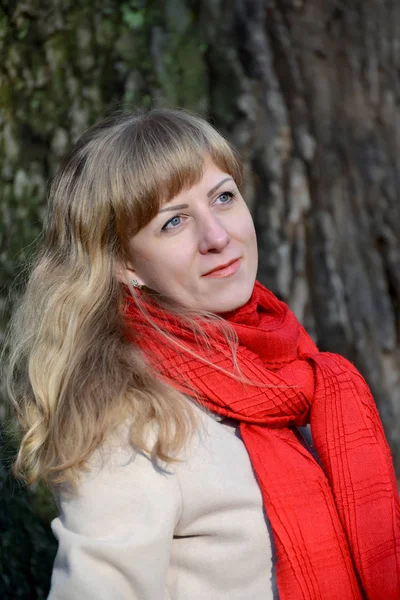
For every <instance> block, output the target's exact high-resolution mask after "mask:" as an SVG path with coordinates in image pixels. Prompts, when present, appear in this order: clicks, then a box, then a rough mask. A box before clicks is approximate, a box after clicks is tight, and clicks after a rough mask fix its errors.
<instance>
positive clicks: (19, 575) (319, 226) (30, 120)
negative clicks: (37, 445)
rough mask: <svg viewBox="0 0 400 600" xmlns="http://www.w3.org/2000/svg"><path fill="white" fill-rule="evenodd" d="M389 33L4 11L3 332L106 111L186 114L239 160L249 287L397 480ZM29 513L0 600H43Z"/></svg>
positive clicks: (104, 10) (249, 2) (169, 12)
mask: <svg viewBox="0 0 400 600" xmlns="http://www.w3.org/2000/svg"><path fill="white" fill-rule="evenodd" d="M399 34H400V4H399V3H398V2H397V0H363V1H361V0H354V1H352V2H347V3H345V2H344V1H341V0H202V1H201V2H197V1H195V0H168V2H162V1H161V0H158V1H156V0H148V1H146V0H126V1H122V2H117V1H116V0H92V1H91V2H89V1H87V2H85V1H83V0H81V1H80V2H76V1H74V2H73V1H72V0H63V1H62V2H58V1H57V0H51V1H50V0H49V2H47V3H43V2H40V1H39V0H19V1H15V0H14V1H11V0H9V1H7V0H3V2H2V4H1V8H0V51H1V56H2V60H1V62H0V185H1V191H0V269H1V270H0V273H1V275H0V276H1V280H0V291H1V297H0V303H1V304H0V309H1V308H3V309H4V313H3V315H4V316H3V325H4V323H5V321H6V319H7V314H8V307H7V303H6V296H7V293H8V290H9V286H10V282H11V281H12V279H14V277H15V275H16V273H17V272H18V271H20V269H21V265H22V264H23V263H24V262H25V261H26V259H27V258H29V254H30V250H31V248H32V244H33V242H34V240H35V239H36V237H37V235H38V233H39V231H40V221H41V216H42V210H43V205H44V196H45V187H46V181H47V179H48V178H49V176H51V174H52V173H53V172H54V169H55V166H56V164H57V162H58V160H59V158H60V156H61V155H62V154H63V153H64V152H65V150H66V149H67V148H68V147H69V145H70V144H71V143H72V142H73V141H74V140H75V139H76V138H77V137H78V136H79V134H80V133H81V132H82V131H83V130H84V129H85V128H86V127H87V126H88V125H90V124H91V123H93V122H94V121H95V120H97V119H98V118H99V116H101V115H103V114H104V113H105V112H107V111H110V110H114V109H116V108H121V107H123V106H129V107H132V106H150V105H153V106H164V105H170V106H171V105H172V106H174V105H179V106H184V107H188V108H191V109H194V110H195V111H197V112H200V113H201V114H204V115H205V116H208V117H209V118H211V120H212V122H213V123H214V124H215V125H216V126H217V128H219V129H220V130H221V131H222V132H223V133H225V134H226V135H227V136H228V137H229V138H230V139H231V140H232V141H233V142H234V144H235V145H236V146H237V147H238V148H239V150H240V152H241V154H242V156H243V158H244V162H245V173H246V178H245V179H246V181H245V188H244V193H245V196H246V197H247V199H248V201H249V203H250V205H251V207H252V210H253V214H254V217H255V221H256V226H257V231H258V236H259V247H260V271H259V277H260V279H261V281H262V282H263V283H265V284H266V285H267V286H269V287H270V288H271V289H272V290H273V291H274V292H275V293H276V294H277V295H278V296H279V297H281V298H283V299H284V300H286V301H287V302H289V304H290V305H291V307H292V308H293V309H294V311H295V312H296V314H297V315H298V317H299V319H300V320H301V321H302V322H303V323H304V324H305V325H306V327H307V329H308V330H309V332H310V333H311V334H312V335H313V337H314V338H315V339H316V341H317V342H318V344H319V346H320V347H321V349H326V350H332V351H337V352H340V353H342V354H344V355H346V356H347V357H348V358H350V359H351V360H352V361H354V362H355V364H356V365H357V366H358V368H359V369H360V370H361V372H362V373H363V374H364V376H365V377H366V379H367V380H368V382H369V384H370V385H371V387H372V390H373V393H374V396H375V398H376V401H377V404H378V408H379V410H380V413H381V417H382V420H383V423H384V426H385V429H386V433H387V435H388V438H389V440H390V443H391V447H392V451H393V455H394V458H395V463H396V467H397V469H398V472H400V341H399V321H400V202H399V199H398V197H397V190H398V189H399V183H400V181H399V179H400V168H399V165H398V160H397V157H398V155H399V151H400V120H399V116H400V109H399V101H400V93H399V79H398V72H399V69H400V42H399V40H400V35H399ZM11 298H12V296H11ZM3 462H4V461H3ZM1 479H2V480H3V481H9V478H8V476H7V474H6V472H5V471H4V472H3V475H2V477H1ZM7 489H11V488H9V487H7ZM3 490H4V488H3ZM4 493H5V495H6V497H8V498H9V497H10V494H11V492H10V493H9V494H8V496H7V492H4ZM37 498H38V496H37V494H36V495H35V494H34V495H32V494H28V495H25V493H22V492H21V493H19V494H16V495H13V496H12V500H13V501H12V502H11V503H10V504H6V506H12V507H13V510H12V511H9V512H8V513H7V514H8V517H7V519H6V518H5V516H4V515H2V514H1V513H2V511H3V510H4V505H3V507H2V508H1V509H0V524H1V526H2V528H5V530H6V535H5V536H4V535H2V536H1V542H0V552H1V553H2V554H1V561H0V595H1V596H2V597H4V598H17V597H23V598H28V597H29V598H42V597H44V595H45V587H46V584H44V586H43V585H42V584H41V583H40V584H38V583H37V582H36V583H35V576H34V575H32V573H33V572H34V570H35V569H34V567H32V565H37V564H40V562H42V561H43V560H47V565H49V564H50V563H51V559H52V556H53V552H54V545H52V544H51V543H49V544H48V545H47V546H46V547H48V548H49V549H48V552H47V554H46V556H47V558H46V559H43V557H42V555H40V554H38V552H40V542H39V539H41V540H43V539H45V537H43V536H45V535H47V533H46V534H45V533H43V536H42V534H41V533H40V532H41V531H42V529H41V527H42V525H41V524H40V521H39V520H38V519H37V518H36V517H35V514H36V512H37V508H34V509H33V510H29V511H28V510H27V509H26V507H27V506H28V505H29V506H30V505H31V504H32V502H36V507H37ZM7 502H8V501H7ZM14 509H15V510H14ZM50 512H51V511H50ZM4 514H5V513H4ZM24 515H25V516H24ZM43 531H44V530H43ZM47 531H48V530H47ZM22 532H24V537H22V535H23V534H22ZM3 540H6V541H5V542H4V541H3ZM7 540H8V541H7ZM10 540H13V543H10ZM45 545H46V544H45ZM38 546H39V549H38ZM17 547H18V548H19V550H18V552H17V551H16V550H13V549H15V548H17ZM5 556H6V557H7V562H6V561H5V558H4V557H5ZM27 556H29V560H28V559H27ZM9 558H10V560H9ZM6 565H7V568H6ZM46 568H47V571H46ZM46 568H45V572H46V573H47V575H48V567H46ZM46 581H47V582H48V579H47V580H46ZM2 586H3V589H1V588H2ZM26 590H29V592H27V591H26ZM3 592H4V593H3Z"/></svg>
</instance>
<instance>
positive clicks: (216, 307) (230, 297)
mask: <svg viewBox="0 0 400 600" xmlns="http://www.w3.org/2000/svg"><path fill="white" fill-rule="evenodd" d="M253 288H254V283H253V284H252V285H251V286H250V285H249V286H246V289H243V288H242V289H241V290H240V291H237V292H236V291H235V293H233V292H231V293H230V294H227V297H226V298H218V302H215V304H214V303H213V305H210V306H209V307H207V310H208V311H209V312H213V313H216V314H223V313H228V312H232V311H233V310H236V309H238V308H240V307H241V306H243V305H244V304H246V302H248V301H249V300H250V298H251V294H252V293H253Z"/></svg>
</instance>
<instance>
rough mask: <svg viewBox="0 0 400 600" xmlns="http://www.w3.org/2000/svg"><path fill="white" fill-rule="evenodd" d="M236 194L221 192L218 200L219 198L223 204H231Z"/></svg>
mask: <svg viewBox="0 0 400 600" xmlns="http://www.w3.org/2000/svg"><path fill="white" fill-rule="evenodd" d="M234 196H235V193H234V192H222V194H220V195H219V196H218V197H217V200H216V202H217V201H218V200H219V201H220V203H221V204H229V202H230V201H231V200H232V199H233V198H234Z"/></svg>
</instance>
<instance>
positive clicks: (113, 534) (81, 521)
mask: <svg viewBox="0 0 400 600" xmlns="http://www.w3.org/2000/svg"><path fill="white" fill-rule="evenodd" d="M118 458H119V460H115V458H114V459H113V460H112V461H108V462H107V464H104V465H102V466H101V467H98V468H96V469H95V470H94V471H91V472H90V473H89V474H85V475H84V480H83V482H82V483H80V484H79V489H78V491H77V492H76V493H75V492H74V493H73V494H72V493H69V494H68V493H67V492H65V491H64V492H62V493H60V495H59V498H58V501H59V507H60V516H59V517H58V518H56V519H55V520H54V521H53V523H52V529H53V532H54V535H55V536H56V538H57V539H58V542H59V547H58V552H57V556H56V560H55V563H54V568H53V575H52V581H51V589H50V595H49V597H48V600H76V599H77V598H79V599H80V600H110V598H113V599H115V600H167V599H169V595H168V592H167V573H168V567H169V562H170V554H171V546H172V539H173V535H174V530H175V527H176V524H177V523H178V521H179V516H180V511H181V495H180V489H179V485H178V482H177V479H176V475H175V474H174V473H173V472H172V471H171V470H170V471H168V470H167V469H165V470H164V469H161V468H159V467H158V466H157V465H154V464H153V463H152V462H151V461H150V460H149V459H148V458H147V457H145V456H142V455H140V454H136V455H135V456H134V457H133V458H132V457H131V458H128V459H127V458H126V456H125V457H121V456H119V457H118Z"/></svg>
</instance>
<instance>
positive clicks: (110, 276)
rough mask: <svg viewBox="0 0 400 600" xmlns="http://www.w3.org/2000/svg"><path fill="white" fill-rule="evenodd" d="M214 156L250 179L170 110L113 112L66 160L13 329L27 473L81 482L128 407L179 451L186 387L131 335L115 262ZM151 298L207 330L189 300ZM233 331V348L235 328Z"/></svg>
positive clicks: (136, 431) (208, 130) (226, 152)
mask: <svg viewBox="0 0 400 600" xmlns="http://www.w3.org/2000/svg"><path fill="white" fill-rule="evenodd" d="M206 155H209V156H210V157H211V159H212V160H213V161H214V163H215V164H216V165H217V166H218V167H219V168H221V170H223V171H224V172H226V173H229V174H230V175H231V176H232V177H233V179H234V180H235V181H236V183H237V184H238V185H240V183H241V177H242V169H241V164H240V161H239V160H238V158H237V156H236V154H235V152H234V151H233V149H232V148H231V147H230V145H229V144H228V142H227V141H226V140H225V139H224V138H223V137H221V135H220V134H219V133H218V132H217V131H216V130H215V129H214V128H213V127H212V126H211V125H209V124H208V123H207V122H205V121H204V120H203V119H201V118H199V117H197V116H195V115H193V114H190V113H188V112H186V111H182V110H166V109H165V110H153V111H150V112H147V113H144V112H142V113H129V114H118V115H116V116H113V117H110V118H107V119H105V120H103V121H102V122H100V123H98V124H97V125H95V126H94V127H92V128H91V129H89V130H88V131H87V132H86V133H85V134H84V135H83V136H82V137H81V138H80V139H79V140H78V142H77V143H76V144H75V146H74V147H73V148H72V150H71V151H70V153H69V154H68V155H67V156H66V157H65V158H64V160H63V161H62V163H61V165H60V167H59V169H58V171H57V173H56V176H55V178H54V180H53V182H52V185H51V188H50V193H49V201H48V209H47V216H46V219H45V224H44V232H43V239H42V243H41V247H40V249H39V251H38V253H37V256H36V259H35V262H34V265H33V269H32V272H31V275H30V277H29V280H28V282H27V286H26V290H25V292H24V295H23V297H22V298H21V300H20V302H19V305H18V306H17V308H16V310H15V312H14V316H13V319H12V321H11V324H10V328H9V332H8V346H7V347H8V356H9V358H8V363H9V367H8V391H9V395H10V398H11V401H12V404H13V407H14V410H15V412H16V415H17V419H18V422H19V424H20V428H21V435H22V441H21V444H20V449H19V453H18V456H17V459H16V462H15V472H16V474H17V475H18V476H20V477H22V478H24V479H25V480H26V481H27V482H28V483H32V482H34V481H36V480H38V479H44V480H46V481H48V482H50V483H61V482H64V481H67V482H69V483H71V484H73V485H74V484H75V483H76V482H77V479H78V477H79V472H80V470H81V469H82V468H84V467H85V464H86V463H87V460H88V459H89V457H90V456H91V454H92V453H93V451H94V450H95V449H96V448H97V447H99V446H100V445H101V444H102V442H103V441H104V440H105V438H106V436H107V434H108V433H109V432H110V431H111V430H112V429H113V428H114V427H115V426H117V425H118V424H120V423H121V422H122V421H123V420H124V419H125V418H126V417H127V416H128V415H130V416H131V417H132V426H131V429H130V439H131V444H132V446H133V447H135V448H139V449H142V450H144V451H149V449H148V447H147V441H146V428H147V426H148V424H149V423H154V424H155V425H156V431H157V439H156V442H155V444H154V446H153V447H152V449H151V453H152V455H153V456H154V457H157V458H159V459H161V460H171V459H172V458H173V457H174V456H175V455H176V454H177V452H178V451H179V449H180V448H181V447H182V445H183V444H184V442H185V441H186V439H187V438H188V436H189V435H190V433H191V431H192V429H193V425H194V420H193V414H192V411H191V406H190V403H189V402H188V400H187V398H186V397H185V396H183V394H181V393H180V392H178V391H177V390H175V389H174V388H173V387H172V386H170V385H168V384H167V383H166V382H165V381H163V380H162V379H161V378H160V377H157V376H156V377H155V376H154V371H153V370H152V369H151V368H150V367H149V364H148V362H147V361H146V357H145V356H143V354H142V352H141V351H140V349H139V348H138V347H136V346H135V345H134V344H133V343H132V342H128V341H127V338H126V334H125V331H124V329H125V327H124V319H123V315H122V314H121V313H122V306H123V297H124V289H123V286H122V284H121V283H120V282H119V281H118V280H117V278H116V267H117V265H118V264H121V261H124V260H126V258H127V247H126V244H127V240H128V237H129V235H132V234H133V233H135V232H137V231H139V230H140V229H141V228H142V227H143V226H144V225H146V224H147V223H148V222H149V221H150V220H151V219H152V218H153V217H154V216H155V215H156V214H157V212H158V210H159V208H160V205H161V204H162V203H163V202H165V201H167V200H169V199H172V198H173V197H174V196H175V195H177V194H178V193H179V192H180V191H182V190H183V189H187V188H190V187H191V186H192V185H193V184H195V183H196V182H197V181H199V180H200V178H201V176H202V169H203V161H204V157H205V156H206ZM131 293H132V294H134V290H133V289H131ZM144 297H146V294H144ZM152 299H153V301H155V302H157V303H158V304H159V305H160V306H161V307H162V308H164V309H167V310H169V311H170V312H173V313H175V314H179V315H181V316H182V318H185V319H186V321H187V322H188V323H190V324H191V326H192V327H193V328H194V329H195V330H196V333H197V334H198V335H199V336H200V337H201V336H202V335H203V337H204V335H205V334H202V329H201V327H199V322H200V321H199V320H198V319H195V318H194V315H193V314H190V311H185V310H184V309H183V308H182V307H178V306H175V305H173V303H171V302H170V301H168V299H165V298H164V299H163V298H162V297H157V296H152ZM135 300H136V302H137V303H138V306H139V308H140V297H139V296H138V295H135ZM202 318H204V319H207V318H212V317H211V316H209V315H208V317H207V315H203V317H202ZM221 328H222V329H224V326H223V325H221ZM225 335H226V338H227V340H228V341H229V343H230V346H231V349H234V344H235V340H234V339H233V338H232V337H230V336H231V333H230V332H229V331H228V329H226V328H225ZM204 341H205V343H206V344H207V340H206V339H205V340H204Z"/></svg>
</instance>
